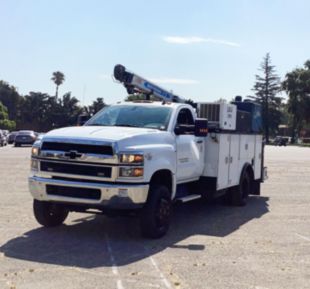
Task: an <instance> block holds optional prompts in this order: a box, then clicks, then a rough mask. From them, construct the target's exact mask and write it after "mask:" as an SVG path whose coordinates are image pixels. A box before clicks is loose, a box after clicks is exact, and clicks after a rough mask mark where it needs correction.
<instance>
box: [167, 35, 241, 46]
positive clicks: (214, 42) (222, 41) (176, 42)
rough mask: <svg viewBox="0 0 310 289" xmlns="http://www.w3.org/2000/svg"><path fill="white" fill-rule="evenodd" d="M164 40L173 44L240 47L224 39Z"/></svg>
mask: <svg viewBox="0 0 310 289" xmlns="http://www.w3.org/2000/svg"><path fill="white" fill-rule="evenodd" d="M163 40H164V41H165V42H167V43H171V44H195V43H213V44H222V45H228V46H234V47H240V44H239V43H236V42H231V41H226V40H222V39H214V38H203V37H196V36H189V37H181V36H165V37H163Z"/></svg>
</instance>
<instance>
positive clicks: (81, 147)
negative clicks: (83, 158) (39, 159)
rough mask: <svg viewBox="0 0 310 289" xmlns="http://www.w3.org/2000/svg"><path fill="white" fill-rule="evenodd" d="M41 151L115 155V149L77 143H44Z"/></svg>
mask: <svg viewBox="0 0 310 289" xmlns="http://www.w3.org/2000/svg"><path fill="white" fill-rule="evenodd" d="M41 150H51V151H64V152H69V151H77V152H79V153H86V154H87V153H88V154H103V155H110V156H112V155H113V148H112V147H111V146H107V145H88V144H76V143H60V142H46V141H45V142H43V144H42V147H41Z"/></svg>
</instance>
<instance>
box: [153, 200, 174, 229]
mask: <svg viewBox="0 0 310 289" xmlns="http://www.w3.org/2000/svg"><path fill="white" fill-rule="evenodd" d="M170 211H171V209H170V203H169V201H168V200H166V199H163V198H162V199H160V200H159V203H158V206H157V210H156V215H155V217H156V224H157V227H158V228H160V229H162V228H165V227H166V226H167V225H168V224H169V218H170Z"/></svg>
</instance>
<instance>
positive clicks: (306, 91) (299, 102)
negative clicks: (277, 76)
mask: <svg viewBox="0 0 310 289" xmlns="http://www.w3.org/2000/svg"><path fill="white" fill-rule="evenodd" d="M282 88H283V89H284V90H285V91H286V93H287V94H288V97H289V99H288V111H289V113H291V115H292V117H291V119H292V122H291V126H292V139H293V140H296V138H297V137H298V132H299V131H300V130H301V128H302V127H303V126H307V124H309V122H310V113H309V111H310V60H307V61H306V62H305V64H304V67H303V68H296V69H294V70H292V71H291V72H288V73H287V74H286V76H285V79H284V81H283V82H282Z"/></svg>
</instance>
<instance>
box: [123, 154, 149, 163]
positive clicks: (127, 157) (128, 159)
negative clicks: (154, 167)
mask: <svg viewBox="0 0 310 289" xmlns="http://www.w3.org/2000/svg"><path fill="white" fill-rule="evenodd" d="M143 161H144V157H143V154H121V155H120V162H121V163H124V164H138V163H139V164H142V163H143Z"/></svg>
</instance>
